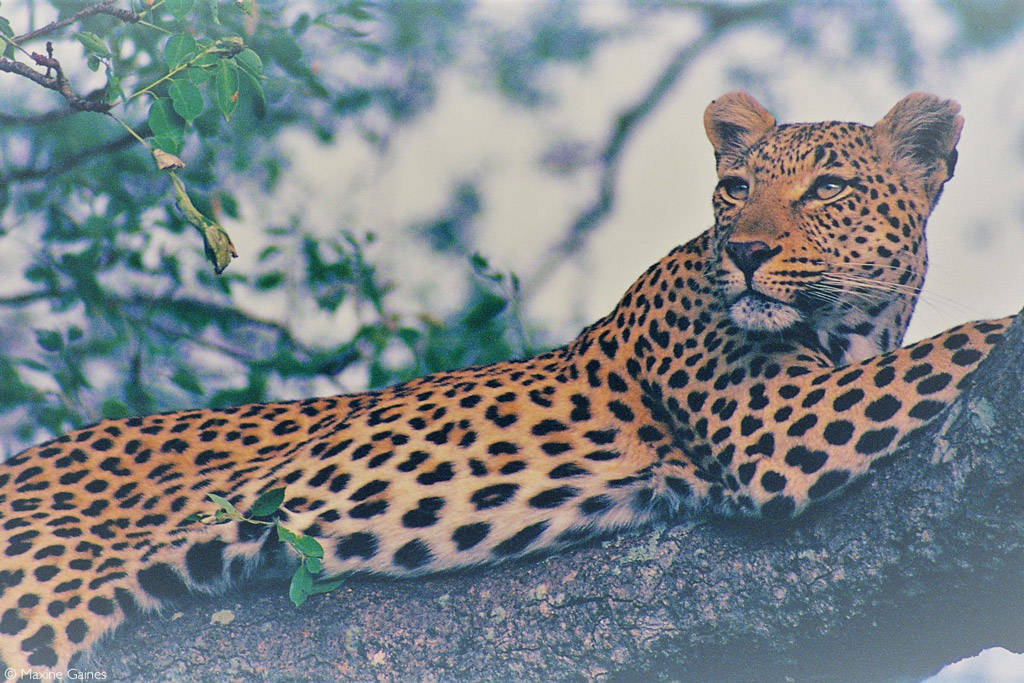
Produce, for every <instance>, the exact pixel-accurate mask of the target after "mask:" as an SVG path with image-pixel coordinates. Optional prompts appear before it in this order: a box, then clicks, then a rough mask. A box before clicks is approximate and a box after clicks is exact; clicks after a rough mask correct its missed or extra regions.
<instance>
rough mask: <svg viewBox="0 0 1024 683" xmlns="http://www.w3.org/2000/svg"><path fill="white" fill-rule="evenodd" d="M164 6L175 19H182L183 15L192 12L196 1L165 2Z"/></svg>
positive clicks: (176, 0)
mask: <svg viewBox="0 0 1024 683" xmlns="http://www.w3.org/2000/svg"><path fill="white" fill-rule="evenodd" d="M164 4H165V5H166V6H167V11H168V12H170V13H171V14H173V15H174V17H175V18H176V19H184V18H185V15H187V14H188V13H189V12H191V11H192V7H193V6H194V5H195V4H196V0H166V2H165V3H164Z"/></svg>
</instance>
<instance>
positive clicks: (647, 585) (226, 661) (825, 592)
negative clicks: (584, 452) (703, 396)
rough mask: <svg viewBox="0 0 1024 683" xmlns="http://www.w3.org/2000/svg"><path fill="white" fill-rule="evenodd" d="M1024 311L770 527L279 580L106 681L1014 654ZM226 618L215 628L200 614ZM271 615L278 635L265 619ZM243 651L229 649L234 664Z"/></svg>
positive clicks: (168, 638)
mask: <svg viewBox="0 0 1024 683" xmlns="http://www.w3.org/2000/svg"><path fill="white" fill-rule="evenodd" d="M1022 424H1024V315H1021V316H1018V319H1017V321H1016V322H1015V323H1014V324H1013V326H1011V328H1010V329H1009V330H1008V332H1007V334H1006V337H1005V340H1004V342H1003V343H1002V344H1001V345H1000V346H998V347H997V348H996V349H995V350H994V351H993V352H992V353H991V354H990V357H989V358H988V359H987V360H986V361H985V362H984V363H983V364H982V365H981V367H980V368H979V369H978V371H977V373H976V375H975V380H974V381H973V382H972V383H971V386H970V387H969V388H968V389H967V390H966V391H965V392H964V393H963V394H962V396H961V397H960V398H959V399H958V400H957V401H956V402H955V403H954V404H953V406H952V408H951V410H950V413H949V414H948V417H947V419H946V420H945V421H944V423H942V424H937V425H933V427H932V428H931V429H930V430H929V431H927V432H922V433H920V434H919V435H918V436H917V437H916V438H915V440H914V441H913V442H912V443H911V444H909V445H908V447H907V448H906V449H905V450H904V452H903V453H902V454H901V455H900V456H899V457H897V458H895V459H894V460H893V461H892V462H891V463H890V464H889V465H886V466H884V467H882V468H880V469H878V470H876V471H875V473H874V475H873V476H872V477H870V478H869V479H868V480H867V481H866V482H865V483H864V484H863V485H861V486H859V487H855V490H853V491H851V492H849V493H848V494H847V495H845V496H843V497H841V498H839V499H838V500H835V501H832V502H830V503H827V504H824V505H822V507H821V508H820V509H818V510H817V511H813V512H811V513H810V514H809V515H805V516H804V517H802V518H801V519H800V520H798V521H797V522H795V523H794V524H792V525H791V526H789V527H785V528H773V529H769V528H759V527H756V526H750V525H741V524H738V523H735V522H725V521H711V522H692V521H691V522H685V523H682V524H680V525H678V526H674V527H668V528H661V527H659V528H655V529H653V530H647V531H644V532H640V533H636V534H632V535H622V536H617V537H614V538H612V539H610V540H607V541H605V542H604V543H603V544H602V545H600V546H595V547H589V548H584V549H580V550H576V551H572V552H569V553H566V554H563V555H559V556H555V557H550V558H547V559H546V560H543V561H540V562H533V563H528V564H526V565H520V566H505V567H499V568H491V569H487V570H484V571H478V572H462V573H457V574H450V575H446V576H441V577H435V578H428V579H416V580H415V581H384V580H372V579H353V580H350V581H349V583H348V584H347V586H346V587H345V588H344V589H342V590H339V591H337V592H336V593H333V594H330V595H327V596H324V597H322V598H315V599H313V600H310V601H309V602H307V603H306V605H305V606H304V607H302V608H301V609H295V608H293V607H292V606H291V604H290V603H289V601H288V598H287V590H286V589H285V588H284V587H273V589H272V590H271V591H270V592H267V591H263V592H254V591H252V590H251V589H250V590H246V591H245V592H244V593H233V594H229V595H227V596H224V597H221V598H215V599H213V600H209V599H204V600H203V602H202V603H200V604H199V605H194V604H193V605H191V606H188V607H185V608H183V609H182V611H183V613H184V616H183V617H182V618H179V619H175V620H174V621H171V620H161V619H156V618H153V617H148V618H142V619H140V620H137V621H135V622H134V624H132V625H130V626H129V628H126V629H123V630H122V631H121V632H120V633H119V634H118V635H116V636H115V637H114V638H113V639H112V640H110V641H108V642H107V643H106V644H105V645H104V646H102V647H100V648H99V649H98V650H97V651H96V652H95V653H94V654H93V656H92V657H91V659H90V660H89V665H90V667H92V668H94V669H97V670H105V671H107V672H108V673H109V675H110V676H111V677H113V678H115V679H119V680H120V679H130V680H136V679H138V680H141V679H146V680H152V679H153V678H154V676H156V674H157V673H158V672H161V671H170V672H175V671H177V672H178V673H179V674H180V673H182V669H181V667H182V666H184V665H183V664H182V663H183V662H196V661H201V662H203V665H202V669H201V670H196V669H186V670H185V672H184V673H185V675H186V676H189V677H194V678H197V679H201V680H219V679H224V678H229V677H235V678H245V679H246V680H250V681H286V680H298V679H301V680H308V679H330V680H488V681H494V680H508V679H518V680H550V681H558V680H580V679H589V680H595V679H600V680H607V681H622V682H624V681H633V680H680V681H709V680H727V681H746V680H759V681H760V680H784V679H785V678H786V677H789V678H791V679H795V680H821V679H822V678H825V679H827V680H829V681H842V680H847V681H865V680H894V679H902V678H907V679H920V678H921V677H923V676H925V675H928V674H930V673H933V672H934V671H936V670H938V669H939V668H940V667H941V666H942V665H943V664H945V663H948V662H951V661H954V660H956V659H959V658H961V657H963V656H966V655H970V654H974V653H976V652H978V651H979V650H981V649H983V648H985V647H989V646H993V645H1003V646H1006V647H1009V648H1011V649H1016V650H1018V651H1020V650H1021V649H1024V629H1022V628H1021V626H1022V617H1021V615H1022V614H1024V580H1022V577H1021V573H1020V568H1021V566H1024V496H1022V495H1021V491H1022V490H1024V468H1021V467H1020V454H1021V453H1024V429H1022V427H1021V425H1022ZM217 610H229V611H230V613H231V614H232V615H233V616H234V621H232V622H231V623H230V624H229V625H219V624H217V623H211V618H210V615H211V614H212V613H214V612H215V611H217ZM270 623H272V624H273V634H274V637H273V638H266V637H265V633H266V625H267V624H270ZM243 653H244V654H243Z"/></svg>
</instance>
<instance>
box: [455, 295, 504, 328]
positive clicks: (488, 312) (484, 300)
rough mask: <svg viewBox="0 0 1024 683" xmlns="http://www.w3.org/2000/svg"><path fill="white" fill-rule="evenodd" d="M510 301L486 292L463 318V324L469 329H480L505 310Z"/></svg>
mask: <svg viewBox="0 0 1024 683" xmlns="http://www.w3.org/2000/svg"><path fill="white" fill-rule="evenodd" d="M506 306H508V301H506V300H505V299H503V298H502V297H500V296H498V295H497V294H492V293H490V292H484V293H483V294H482V295H481V297H480V300H479V301H477V302H476V303H475V304H474V305H473V307H472V308H470V309H469V311H467V312H466V314H465V315H464V316H463V318H462V322H463V323H465V324H466V325H468V326H469V327H480V326H481V325H483V324H485V323H487V322H489V321H490V320H492V319H493V318H494V317H495V316H497V315H498V314H499V313H501V312H502V311H504V310H505V307H506Z"/></svg>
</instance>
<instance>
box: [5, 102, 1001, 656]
mask: <svg viewBox="0 0 1024 683" xmlns="http://www.w3.org/2000/svg"><path fill="white" fill-rule="evenodd" d="M957 111H958V108H957V106H956V104H955V103H953V102H950V101H945V100H941V99H939V98H936V97H933V96H928V95H922V94H914V95H911V96H909V97H907V98H906V99H904V100H902V101H901V102H900V103H898V104H897V105H896V106H895V107H894V108H893V110H892V111H891V112H890V113H889V114H888V115H887V116H886V117H885V118H884V119H882V121H880V122H879V123H878V124H877V125H875V126H874V127H869V126H862V125H859V124H850V123H816V124H797V125H785V126H776V125H775V121H774V119H773V118H772V117H771V116H770V115H769V114H768V113H767V112H765V111H764V110H763V109H762V108H761V107H760V105H758V104H757V103H756V102H755V101H754V100H753V99H752V98H750V96H749V95H745V94H742V93H731V94H729V95H726V96H724V97H723V98H720V99H719V100H716V101H715V102H713V103H712V104H711V105H710V106H709V108H708V111H707V116H706V119H705V124H706V127H707V130H708V135H709V138H710V139H711V141H712V143H713V145H714V147H715V153H716V158H717V164H718V171H719V175H720V178H721V182H720V183H719V186H718V188H717V189H716V191H715V198H714V205H715V214H716V224H715V226H714V227H713V228H712V229H710V230H709V231H708V232H706V233H704V234H702V235H700V236H699V237H697V238H696V239H694V240H693V241H691V242H689V243H688V244H686V245H684V246H681V247H678V248H676V249H675V250H673V251H672V252H671V253H670V254H669V255H668V256H666V257H665V258H663V259H662V260H660V261H659V262H658V263H656V264H654V265H653V266H651V268H650V269H648V271H647V272H646V273H644V274H643V275H642V276H641V277H640V279H639V280H637V282H636V283H635V284H634V285H633V286H632V287H630V289H629V291H627V292H626V294H625V296H624V297H623V299H622V301H621V302H620V303H619V304H618V306H617V307H616V308H615V310H613V311H612V312H611V313H610V314H609V315H608V316H606V317H605V318H603V319H602V320H600V321H598V322H597V323H595V324H594V325H592V326H590V327H589V328H587V329H585V330H584V331H583V332H582V333H581V334H580V336H579V337H578V338H577V339H575V340H574V341H572V342H571V343H569V344H568V345H566V346H564V347H562V348H559V349H556V350H554V351H551V352H549V353H545V354H542V355H540V356H537V357H535V358H529V359H526V360H519V361H512V362H505V363H499V364H496V365H491V366H486V367H475V368H468V369H464V370H458V371H455V372H449V373H442V374H435V375H430V376H427V377H423V378H420V379H417V380H413V381H411V382H408V383H405V384H402V385H398V386H395V387H391V388H388V389H384V390H381V391H375V392H370V393H364V394H358V395H352V396H336V397H330V398H315V399H308V400H304V401H295V402H285V403H268V404H256V405H244V406H237V407H233V408H225V409H214V410H190V411H183V412H177V413H168V414H163V415H150V416H145V417H135V418H130V419H124V420H106V421H103V422H100V423H98V424H96V425H94V426H91V427H87V428H85V429H82V430H78V431H75V432H71V433H69V434H65V435H64V436H61V437H59V438H57V439H54V440H52V441H49V442H47V443H44V444H41V445H39V446H36V447H34V448H31V449H29V450H27V451H25V452H23V453H21V454H20V455H18V456H16V457H14V458H12V459H11V460H9V461H8V462H7V463H4V464H3V466H2V469H0V655H2V658H3V661H4V663H5V664H6V665H7V666H12V667H15V668H22V667H33V668H35V669H36V670H38V671H47V670H52V669H56V670H60V669H63V668H66V667H67V666H68V664H69V662H70V661H71V657H72V656H73V655H74V654H75V653H77V652H79V651H81V650H83V649H86V648H88V647H90V646H91V645H93V644H94V643H95V642H96V640H97V639H98V638H99V637H100V636H102V635H103V634H104V633H106V632H109V631H110V630H111V629H113V628H114V627H115V626H116V625H117V624H118V623H119V622H121V621H122V620H123V619H124V617H125V615H127V614H130V613H132V612H134V611H136V610H138V609H140V608H141V609H155V608H159V607H160V606H161V605H163V604H165V602H166V601H167V600H169V599H173V598H174V596H176V595H179V594H181V593H182V592H184V591H199V592H213V591H218V590H222V589H223V588H225V587H226V586H228V585H230V584H232V583H235V582H238V581H240V580H242V579H245V578H247V577H249V576H250V575H252V574H253V573H254V572H256V571H257V570H259V569H260V568H261V567H264V566H266V565H267V564H268V563H273V562H279V561H284V562H285V563H287V562H288V561H290V560H291V559H292V558H291V557H290V555H289V551H288V550H287V549H285V548H284V547H282V546H281V545H280V544H278V543H277V542H276V541H275V539H274V537H273V536H272V535H271V534H269V533H268V532H267V527H265V526H262V525H256V524H251V523H230V524H223V525H213V526H210V525H201V524H196V523H193V522H190V521H188V519H187V518H188V516H189V515H191V514H192V513H195V512H197V511H201V510H204V509H207V508H208V503H207V494H209V493H217V494H219V495H222V496H225V497H227V498H228V499H229V500H230V501H231V502H232V503H233V504H234V505H235V506H236V507H238V508H239V509H241V510H246V509H248V508H249V507H250V506H251V505H252V504H253V502H254V501H255V500H256V499H257V498H258V497H259V495H260V494H261V493H263V492H266V491H268V490H270V489H273V488H277V487H281V486H286V487H287V499H286V501H285V503H284V506H283V510H282V512H281V517H280V518H281V519H282V520H283V521H284V522H285V523H286V524H287V525H288V526H289V527H290V528H292V529H295V530H298V531H301V532H303V533H305V534H308V535H310V536H313V537H315V538H317V539H319V541H320V542H321V543H322V545H323V546H324V548H325V549H326V554H325V557H324V562H323V564H324V568H325V571H326V572H327V573H328V574H344V573H346V572H357V571H358V572H374V573H378V574H385V575H391V576H415V575H420V574H424V573H428V572H437V571H441V570H445V569H450V568H453V567H460V566H466V565H477V564H485V563H493V562H498V561H502V560H507V559H510V558H516V557H520V556H522V555H524V554H527V553H530V552H533V551H537V550H540V549H551V548H558V547H561V546H568V545H571V544H574V543H578V542H579V541H581V540H583V539H586V538H589V537H591V536H593V535H595V534H600V533H606V532H608V531H610V530H612V529H615V528H621V527H625V526H634V525H638V524H643V523H645V522H647V521H649V520H650V519H652V518H653V517H655V516H661V515H674V514H679V513H682V512H702V511H716V512H718V513H725V514H738V515H750V516H760V517H763V518H768V519H778V518H789V517H791V516H793V515H796V514H798V513H799V512H801V511H802V510H803V509H804V508H806V507H807V506H808V505H810V504H812V503H814V502H816V501H820V500H823V499H825V498H828V497H829V496H832V495H834V494H836V493H837V492H838V491H840V490H841V489H842V488H843V487H844V486H846V485H847V484H849V483H850V482H852V481H854V480H855V479H856V478H858V477H859V476H861V475H863V474H864V473H865V472H867V471H868V470H869V469H870V467H871V466H872V465H874V464H876V463H878V462H879V461H880V460H882V459H883V458H885V457H886V456H889V455H891V454H892V453H893V451H894V449H895V448H896V447H897V446H898V445H899V444H900V442H901V441H902V440H903V439H904V438H905V437H906V436H907V435H908V434H909V433H911V432H912V431H914V430H915V429H916V428H918V427H920V426H921V425H924V424H926V423H928V422H929V421H931V420H934V419H936V417H937V416H938V415H940V414H941V413H942V411H943V409H944V408H945V407H946V406H947V405H948V404H949V403H950V402H951V401H952V400H953V399H954V398H955V397H956V395H957V394H958V392H959V391H961V390H962V388H963V387H964V385H965V383H966V382H968V381H969V380H970V373H971V371H972V370H973V369H974V368H975V367H976V365H977V363H978V362H979V361H980V360H981V359H982V358H983V357H984V356H985V354H986V352H987V351H988V350H989V349H990V348H991V347H992V346H993V345H994V344H995V343H997V341H998V340H999V338H1000V334H1001V332H1002V331H1003V329H1004V327H1005V326H1006V324H1007V321H1006V320H995V321H987V322H979V323H971V324H968V325H963V326H960V327H957V328H954V329H952V330H950V331H948V332H946V333H944V334H942V335H939V336H937V337H935V338H932V339H929V340H926V341H923V342H919V343H917V344H914V345H912V346H909V347H906V348H896V347H897V346H898V344H899V343H900V342H901V340H902V338H903V334H904V332H905V329H906V325H907V321H908V319H909V317H910V314H911V312H912V310H913V307H914V304H915V302H916V299H917V292H918V288H919V286H920V284H921V282H922V279H923V277H924V270H925V261H926V259H925V248H924V227H925V222H926V220H927V217H928V215H929V213H930V212H931V210H932V208H933V206H934V204H935V201H936V200H937V199H938V195H939V193H940V191H941V188H942V184H943V183H944V182H945V181H946V180H947V179H948V178H949V177H950V175H951V174H952V170H953V166H954V164H955V145H956V141H957V137H958V135H959V131H960V125H961V119H960V117H959V116H958V114H957Z"/></svg>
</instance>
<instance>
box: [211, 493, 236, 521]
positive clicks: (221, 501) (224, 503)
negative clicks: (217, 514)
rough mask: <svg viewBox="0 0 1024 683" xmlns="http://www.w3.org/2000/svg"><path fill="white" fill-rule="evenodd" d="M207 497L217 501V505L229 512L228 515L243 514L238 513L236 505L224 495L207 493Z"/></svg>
mask: <svg viewBox="0 0 1024 683" xmlns="http://www.w3.org/2000/svg"><path fill="white" fill-rule="evenodd" d="M206 497H207V498H209V499H210V500H212V501H213V502H214V503H216V504H217V507H219V508H220V509H221V510H223V511H224V512H226V513H228V515H230V516H232V517H241V515H239V514H238V510H236V509H235V506H234V505H232V504H231V503H230V502H229V501H228V499H227V498H225V497H224V496H218V495H217V494H216V493H207V494H206Z"/></svg>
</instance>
